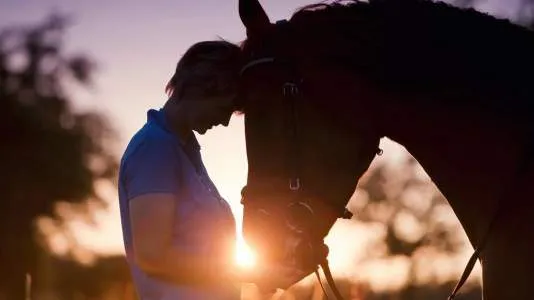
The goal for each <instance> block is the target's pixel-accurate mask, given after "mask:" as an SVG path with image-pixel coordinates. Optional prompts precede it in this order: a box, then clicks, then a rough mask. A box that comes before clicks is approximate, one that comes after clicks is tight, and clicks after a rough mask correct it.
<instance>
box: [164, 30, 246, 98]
mask: <svg viewBox="0 0 534 300" xmlns="http://www.w3.org/2000/svg"><path fill="white" fill-rule="evenodd" d="M240 58H241V48H240V47H239V46H237V45H235V44H232V43H230V42H227V41H224V40H217V41H203V42H198V43H196V44H194V45H193V46H191V47H190V48H189V49H188V50H187V51H186V52H185V54H184V55H183V56H182V58H181V59H180V61H179V62H178V64H177V66H176V71H175V73H174V75H173V76H172V78H171V79H170V80H169V82H168V83H167V86H166V87H165V92H166V93H167V95H169V96H174V98H177V99H179V98H181V97H182V96H183V95H184V94H187V93H189V92H192V91H195V92H198V93H200V94H203V95H206V94H217V95H233V94H236V95H237V86H238V76H239V67H240V63H241V61H240ZM175 93H178V94H175Z"/></svg>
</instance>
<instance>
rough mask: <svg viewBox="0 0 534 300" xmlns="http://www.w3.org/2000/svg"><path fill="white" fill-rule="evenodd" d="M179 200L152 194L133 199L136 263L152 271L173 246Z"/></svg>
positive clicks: (133, 236)
mask: <svg viewBox="0 0 534 300" xmlns="http://www.w3.org/2000/svg"><path fill="white" fill-rule="evenodd" d="M175 198H176V196H175V195H174V194H171V193H149V194H143V195H140V196H138V197H135V198H133V199H130V202H129V208H130V224H131V229H132V242H133V248H134V255H135V259H136V260H137V262H138V263H139V265H140V266H141V267H142V268H143V267H147V268H152V267H153V266H156V265H158V264H159V261H158V260H159V259H162V258H163V257H164V253H165V252H166V250H167V249H168V248H169V247H170V246H171V242H172V230H173V224H174V216H175V215H174V211H175V201H176V199H175Z"/></svg>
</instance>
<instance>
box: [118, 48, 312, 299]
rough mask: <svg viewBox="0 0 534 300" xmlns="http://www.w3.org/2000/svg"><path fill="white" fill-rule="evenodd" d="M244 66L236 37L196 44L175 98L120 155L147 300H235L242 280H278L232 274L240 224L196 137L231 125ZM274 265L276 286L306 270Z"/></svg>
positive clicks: (137, 274) (132, 254)
mask: <svg viewBox="0 0 534 300" xmlns="http://www.w3.org/2000/svg"><path fill="white" fill-rule="evenodd" d="M239 66H240V48H239V47H238V46H236V45H234V44H232V43H228V42H225V41H206V42H200V43H197V44H195V45H193V46H192V47H191V48H189V49H188V50H187V51H186V53H185V54H184V55H183V57H182V58H181V59H180V61H179V62H178V65H177V67H176V72H175V74H174V76H172V78H171V80H170V81H169V83H168V84H167V87H166V91H167V93H168V95H169V99H168V100H167V102H166V103H165V105H164V107H163V108H162V109H159V110H155V109H151V110H149V111H148V114H147V122H146V124H145V125H144V126H143V127H142V128H141V129H140V130H139V131H138V132H137V133H136V134H135V135H134V136H133V137H132V139H131V141H130V143H129V144H128V146H127V148H126V150H125V152H124V154H123V157H122V160H121V166H120V171H119V203H120V208H121V221H122V229H123V238H124V243H125V248H126V257H127V260H128V263H129V264H130V268H131V271H132V275H133V281H134V283H135V286H136V290H137V292H138V294H139V297H140V299H141V300H171V299H172V300H174V299H184V300H189V299H213V300H217V299H225V300H226V299H228V300H237V299H240V287H239V284H238V282H237V281H238V280H241V281H254V282H257V281H259V280H260V278H262V279H264V282H271V283H273V280H270V279H269V277H268V276H267V274H266V273H265V272H255V273H254V274H246V275H244V274H238V273H236V272H235V269H234V266H233V261H234V259H233V254H234V245H235V231H236V229H235V221H234V218H233V215H232V212H231V210H230V207H229V205H228V203H227V202H226V201H225V200H224V199H223V198H222V197H221V196H220V195H219V193H218V191H217V188H216V187H215V185H214V184H213V183H212V181H211V180H210V178H209V176H208V173H207V172H206V169H205V167H204V164H203V163H202V159H201V156H200V147H199V145H198V142H197V140H196V138H195V135H194V134H193V130H194V131H197V132H198V133H199V134H204V133H205V132H206V131H207V130H209V129H210V128H211V127H212V126H216V125H219V124H222V125H225V126H227V125H228V122H229V120H230V117H231V116H232V114H233V113H234V112H236V111H239V109H240V108H239V106H237V104H236V102H235V101H234V100H235V99H236V94H237V79H238V78H237V77H238V69H239ZM268 271H271V272H273V275H275V276H276V278H271V279H274V280H276V281H277V282H276V283H275V286H280V285H281V284H284V282H286V281H287V285H289V284H291V283H294V282H295V281H297V280H298V279H300V278H302V277H303V275H304V274H298V273H293V272H289V273H288V272H287V270H281V269H277V270H268ZM280 272H285V274H287V279H286V277H281V276H280V274H281V273H280ZM268 273H269V272H268ZM281 279H282V282H281ZM273 284H274V283H273ZM268 285H269V284H267V283H266V284H265V286H264V288H265V287H267V288H268V287H269V286H268Z"/></svg>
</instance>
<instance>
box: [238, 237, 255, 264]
mask: <svg viewBox="0 0 534 300" xmlns="http://www.w3.org/2000/svg"><path fill="white" fill-rule="evenodd" d="M235 262H236V264H237V266H238V267H240V268H247V269H248V268H252V267H254V266H255V265H256V254H255V253H254V251H253V250H252V249H251V248H250V247H249V246H248V245H247V243H246V242H245V241H243V240H238V242H237V249H236V255H235Z"/></svg>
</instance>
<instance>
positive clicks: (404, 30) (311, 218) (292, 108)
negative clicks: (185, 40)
mask: <svg viewBox="0 0 534 300" xmlns="http://www.w3.org/2000/svg"><path fill="white" fill-rule="evenodd" d="M239 16H240V19H241V22H242V23H243V25H244V27H245V28H246V39H245V40H244V42H243V44H242V51H243V59H244V61H243V65H242V69H241V73H240V98H241V99H242V101H243V107H244V109H243V112H244V118H245V120H244V122H245V139H246V153H247V161H248V173H247V182H246V186H245V187H244V188H243V190H242V203H243V206H244V215H243V234H244V238H245V240H246V241H247V243H249V244H250V245H251V246H252V247H253V248H255V249H256V250H257V251H258V253H259V257H263V258H264V260H265V261H266V262H269V263H275V262H279V263H285V264H289V265H293V266H295V267H296V268H297V267H298V268H301V269H303V270H304V269H306V268H307V269H306V270H308V271H309V272H310V273H311V272H312V271H314V270H316V268H317V266H318V265H319V264H321V266H323V267H324V265H323V264H322V263H324V261H325V256H326V255H327V253H328V249H327V248H326V249H325V246H324V243H323V239H324V237H325V236H326V235H327V233H328V232H329V230H330V228H331V227H332V225H333V224H334V223H335V222H336V220H337V219H338V218H342V217H345V218H350V217H351V212H348V211H347V210H346V208H345V206H346V204H347V202H348V200H349V199H350V197H351V196H352V195H353V193H354V191H355V188H356V186H357V184H358V180H359V178H361V176H362V175H363V174H364V173H365V172H366V170H367V169H368V167H369V165H370V164H371V162H372V161H373V160H374V159H379V157H378V156H377V154H380V152H381V150H380V149H379V142H380V140H381V139H382V138H383V137H387V138H389V139H391V140H393V141H395V142H397V143H399V144H400V145H402V146H404V147H405V148H406V149H407V151H408V152H409V153H410V154H411V155H412V156H413V157H414V158H415V159H416V160H417V162H418V163H419V164H420V165H421V166H422V167H423V169H424V170H425V172H426V173H427V174H428V175H429V176H430V178H431V179H432V181H433V182H434V183H435V185H436V186H437V187H438V189H439V190H440V192H441V193H442V194H443V195H444V196H445V198H446V199H447V201H448V203H449V204H450V206H451V208H452V210H453V211H454V213H455V215H456V217H457V218H458V221H459V222H460V224H461V225H462V228H463V229H464V231H465V233H466V234H467V237H468V239H469V241H470V243H471V245H472V246H473V248H474V249H475V251H474V254H473V257H472V258H471V260H470V261H469V263H468V266H467V268H466V272H464V274H463V275H462V278H461V279H460V281H459V282H458V285H457V286H456V289H455V290H454V291H453V293H452V295H451V297H450V298H452V297H454V295H455V294H456V292H457V290H458V289H459V288H460V287H461V285H462V284H463V282H464V281H465V279H466V278H467V276H468V275H469V273H470V271H471V269H472V267H473V265H474V264H475V263H476V261H477V260H478V261H480V263H481V266H482V280H483V284H482V285H483V286H482V290H483V297H484V299H488V300H494V299H515V300H519V299H531V298H532V297H534V274H533V272H534V271H533V270H534V255H532V253H534V238H533V236H534V235H533V234H532V229H533V228H534V201H533V200H534V199H532V198H533V195H534V194H533V192H534V184H532V183H534V168H533V167H532V163H531V159H530V158H531V157H532V154H533V153H532V150H533V147H532V142H533V141H534V139H533V128H534V126H533V125H534V124H533V123H534V118H533V112H534V110H533V105H532V99H533V97H534V85H532V84H531V82H530V78H529V76H528V74H529V73H528V72H530V71H532V70H534V55H533V53H534V34H533V33H532V31H530V30H529V29H527V28H525V27H522V26H520V25H517V24H514V23H512V22H510V21H508V20H505V19H498V18H496V17H493V16H490V15H488V14H484V13H482V12H478V11H476V10H474V9H466V8H458V7H454V6H451V5H449V4H446V3H443V2H432V1H428V0H369V1H366V2H363V1H358V0H352V1H336V2H333V3H319V4H311V5H308V6H305V7H303V8H300V9H299V10H297V11H296V12H295V13H294V14H293V15H292V16H291V18H290V19H289V20H280V21H277V22H273V23H272V22H271V21H270V19H269V17H268V16H267V14H266V12H265V10H264V9H263V8H262V6H261V4H260V3H259V2H258V0H239ZM325 271H326V270H325ZM325 273H327V272H325ZM308 274H309V273H308ZM326 275H328V274H326ZM327 277H328V276H327Z"/></svg>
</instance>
